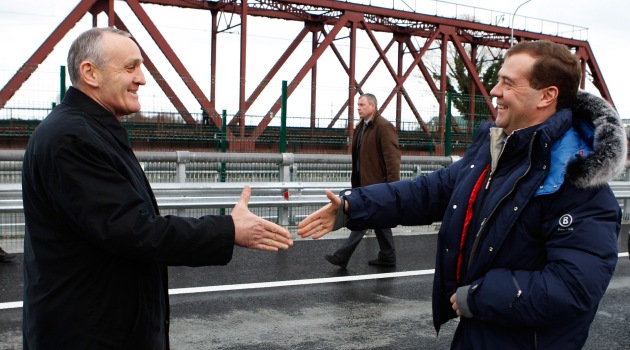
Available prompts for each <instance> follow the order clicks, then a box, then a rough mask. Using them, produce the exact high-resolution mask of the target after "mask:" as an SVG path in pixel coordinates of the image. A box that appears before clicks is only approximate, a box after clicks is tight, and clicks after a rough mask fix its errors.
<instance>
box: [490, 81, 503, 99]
mask: <svg viewBox="0 0 630 350" xmlns="http://www.w3.org/2000/svg"><path fill="white" fill-rule="evenodd" d="M500 84H501V83H500V82H499V83H497V85H495V86H494V87H493V88H492V90H490V96H494V97H497V96H499V85H500Z"/></svg>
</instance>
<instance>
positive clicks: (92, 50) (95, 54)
mask: <svg viewBox="0 0 630 350" xmlns="http://www.w3.org/2000/svg"><path fill="white" fill-rule="evenodd" d="M103 33H112V34H118V35H123V36H126V37H128V38H131V34H129V33H127V32H125V31H123V30H120V29H116V28H110V27H104V28H92V29H89V30H87V31H85V32H83V33H81V34H80V35H79V36H78V37H77V38H76V39H74V41H73V42H72V45H70V50H69V51H68V63H67V64H68V75H70V82H72V85H74V86H77V84H80V83H81V81H80V72H79V70H80V69H81V62H83V61H90V62H92V63H93V64H94V65H96V66H97V67H105V66H106V65H107V63H108V62H109V57H106V56H105V54H104V53H103V45H102V44H103V40H102V38H103Z"/></svg>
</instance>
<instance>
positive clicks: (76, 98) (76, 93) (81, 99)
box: [63, 86, 130, 148]
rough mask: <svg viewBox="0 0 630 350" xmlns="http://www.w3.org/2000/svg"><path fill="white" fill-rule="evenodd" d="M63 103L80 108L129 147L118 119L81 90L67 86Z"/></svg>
mask: <svg viewBox="0 0 630 350" xmlns="http://www.w3.org/2000/svg"><path fill="white" fill-rule="evenodd" d="M63 103H66V104H68V105H70V106H72V107H75V108H78V109H80V110H81V111H82V112H83V113H85V114H86V115H88V116H89V117H90V118H92V119H93V120H94V121H96V122H97V123H99V124H101V125H102V126H103V127H104V128H105V129H107V130H108V131H109V132H110V133H111V134H112V135H113V136H114V137H115V138H116V140H118V142H120V143H121V144H122V145H124V146H126V147H127V148H130V146H129V142H128V138H127V130H125V128H124V127H123V126H122V125H121V124H120V122H119V121H118V119H116V117H115V116H114V115H113V114H112V113H111V112H110V111H108V110H107V109H106V108H105V107H103V106H101V105H100V104H99V103H98V102H96V101H94V100H93V99H92V98H90V97H89V96H88V95H86V94H85V93H84V92H83V91H81V90H79V89H77V88H75V87H73V86H71V87H70V88H68V91H67V92H66V95H65V96H64V98H63Z"/></svg>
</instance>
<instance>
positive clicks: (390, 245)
mask: <svg viewBox="0 0 630 350" xmlns="http://www.w3.org/2000/svg"><path fill="white" fill-rule="evenodd" d="M365 231H366V230H363V231H352V232H350V236H349V237H348V239H346V241H345V242H344V243H343V245H342V246H341V247H339V249H337V251H336V252H335V256H336V257H338V258H339V259H341V261H343V262H344V263H345V264H347V263H348V261H349V260H350V257H351V256H352V253H354V250H355V249H356V248H357V246H358V245H359V242H361V239H362V238H363V236H364V235H365ZM374 233H375V234H376V239H377V240H378V245H379V247H380V251H379V252H378V258H379V259H380V260H383V261H388V262H395V261H396V247H395V246H394V235H392V230H391V229H389V228H386V229H382V230H381V229H374Z"/></svg>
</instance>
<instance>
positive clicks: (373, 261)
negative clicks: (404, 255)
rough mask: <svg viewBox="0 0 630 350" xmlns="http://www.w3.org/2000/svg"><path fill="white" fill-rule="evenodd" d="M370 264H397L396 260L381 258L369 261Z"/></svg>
mask: <svg viewBox="0 0 630 350" xmlns="http://www.w3.org/2000/svg"><path fill="white" fill-rule="evenodd" d="M368 264H370V265H374V266H396V261H385V260H381V259H374V260H370V261H368Z"/></svg>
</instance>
